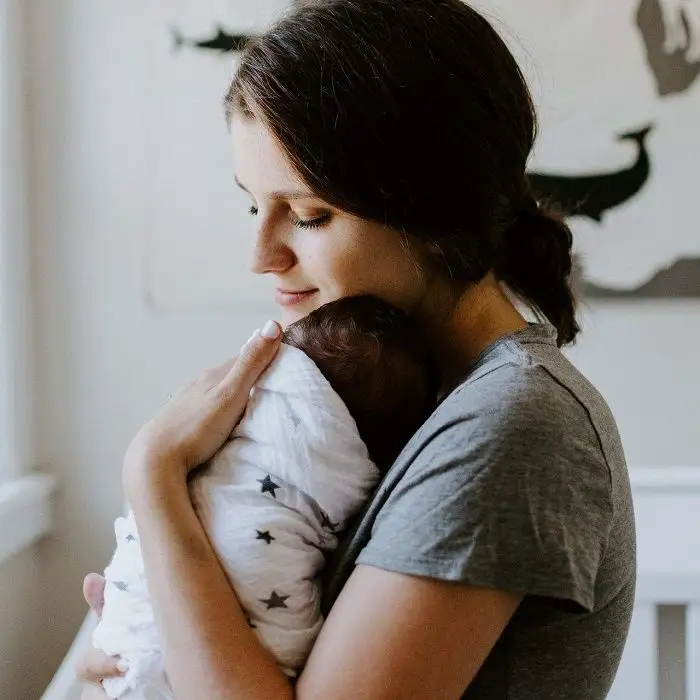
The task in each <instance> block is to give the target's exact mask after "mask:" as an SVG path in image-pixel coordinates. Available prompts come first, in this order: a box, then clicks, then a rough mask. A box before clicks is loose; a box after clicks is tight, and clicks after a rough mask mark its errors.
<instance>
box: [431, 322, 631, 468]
mask: <svg viewBox="0 0 700 700" xmlns="http://www.w3.org/2000/svg"><path fill="white" fill-rule="evenodd" d="M446 426H452V428H453V429H454V428H455V427H457V428H456V430H455V432H456V433H457V434H461V435H462V436H463V438H464V439H463V440H461V441H460V442H461V443H462V445H463V446H464V449H465V451H470V450H471V449H472V447H473V445H474V438H481V439H483V438H487V439H490V440H494V441H496V442H501V441H504V440H511V441H512V440H516V441H517V442H518V443H522V444H523V447H524V448H525V449H526V450H527V452H528V453H529V454H530V455H533V454H535V455H536V454H538V453H541V451H542V447H543V445H542V444H541V443H542V442H543V441H554V443H555V444H556V449H557V450H558V451H559V453H565V452H566V451H567V450H568V449H574V450H575V451H580V449H581V445H582V444H585V445H587V446H588V448H589V451H590V454H593V453H595V452H599V453H600V455H601V457H602V458H603V460H602V461H603V462H604V463H605V464H606V465H607V466H608V467H610V468H615V467H618V466H620V465H624V456H623V452H622V446H621V441H620V437H619V433H618V430H617V425H616V423H615V419H614V417H613V415H612V413H611V411H610V408H609V406H608V404H607V402H606V401H605V399H604V398H603V396H602V395H601V394H600V392H599V391H598V390H597V389H596V388H595V387H594V386H593V384H591V382H590V381H588V379H586V377H585V376H584V375H583V374H582V373H581V372H580V371H579V370H578V369H577V368H576V367H575V366H574V365H573V364H572V363H571V362H570V361H569V360H568V359H567V358H566V357H565V356H564V354H563V353H562V352H561V350H560V349H559V348H558V347H557V345H556V341H555V334H554V329H552V328H551V326H548V325H545V324H532V325H530V326H529V327H528V328H527V329H526V330H524V331H522V332H520V333H516V334H513V335H510V336H507V337H505V338H504V339H502V340H500V341H498V342H496V343H494V344H493V345H492V346H491V347H490V348H488V349H487V350H486V351H485V352H484V353H483V354H482V356H481V357H480V358H479V360H478V361H477V362H476V364H475V366H474V368H473V369H472V371H471V372H470V374H469V375H468V376H467V377H466V378H465V379H464V381H463V382H462V383H461V384H460V385H459V386H458V387H456V388H455V389H454V391H452V393H451V394H449V395H448V396H447V397H446V398H445V399H444V401H443V402H442V403H441V404H440V406H439V407H438V408H437V410H436V411H435V412H434V413H433V415H432V416H431V418H430V419H429V420H428V421H427V422H426V424H425V425H424V426H423V430H422V438H423V442H424V443H425V442H426V438H429V436H431V435H438V434H441V433H442V432H443V431H444V430H445V428H446ZM467 438H471V440H470V439H467ZM590 454H589V457H590Z"/></svg>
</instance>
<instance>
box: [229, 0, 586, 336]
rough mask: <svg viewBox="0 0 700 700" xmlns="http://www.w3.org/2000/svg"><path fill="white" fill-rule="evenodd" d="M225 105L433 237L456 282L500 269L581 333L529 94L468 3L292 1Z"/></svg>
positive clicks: (353, 195)
mask: <svg viewBox="0 0 700 700" xmlns="http://www.w3.org/2000/svg"><path fill="white" fill-rule="evenodd" d="M225 105H226V110H227V115H228V117H229V119H230V117H231V115H232V114H234V113H236V112H237V113H240V114H242V115H243V116H246V117H252V118H258V119H261V120H262V121H263V122H264V123H265V125H266V126H267V127H268V128H269V129H270V130H271V132H272V133H273V134H274V136H275V137H276V139H277V140H278V141H279V143H280V144H281V146H282V148H283V149H284V151H285V152H286V154H287V155H288V157H289V159H290V161H291V163H292V165H293V166H294V168H295V169H296V170H297V171H298V173H299V174H300V175H301V177H302V178H303V179H304V180H305V182H306V184H307V185H308V186H309V187H310V188H311V189H312V190H313V191H314V192H315V193H316V194H317V195H318V196H319V197H320V198H322V199H324V200H325V201H327V202H328V203H329V204H331V205H332V206H335V207H338V208H340V209H342V210H344V211H347V212H350V213H352V214H354V215H356V216H359V217H362V218H364V219H368V220H373V221H377V222H380V223H382V224H385V225H387V226H389V227H391V228H393V229H394V230H396V231H397V232H399V233H400V234H403V235H405V236H408V237H409V238H413V239H417V240H422V241H425V242H427V243H429V244H430V245H429V246H428V249H429V250H430V251H431V255H432V257H433V258H434V259H435V260H436V261H437V262H439V263H440V265H441V266H442V267H443V268H444V270H445V272H446V273H447V275H448V276H449V279H450V280H451V281H452V283H453V284H454V287H455V289H457V290H461V289H463V288H464V287H466V286H467V285H469V284H471V283H474V282H477V281H479V280H481V279H482V278H483V277H484V276H485V275H486V274H488V273H489V272H493V273H494V274H495V275H496V276H497V278H499V279H500V280H502V281H503V282H505V283H506V284H508V285H509V286H510V287H511V288H512V289H513V290H514V291H515V292H517V293H518V294H519V295H520V296H521V297H522V298H523V299H524V300H526V301H527V302H529V303H530V304H531V305H532V306H533V307H534V308H535V309H536V310H537V311H539V312H540V313H542V314H544V315H545V316H546V317H547V318H548V319H549V320H550V321H551V323H552V324H553V325H554V326H555V327H556V328H557V331H558V340H559V344H560V345H561V344H564V343H568V342H571V341H573V339H574V338H575V336H576V333H577V332H578V330H579V327H578V324H577V322H576V317H575V303H574V298H573V295H572V292H571V289H570V286H569V277H570V273H571V245H572V236H571V231H570V230H569V228H568V226H567V225H566V223H565V222H564V221H563V220H562V218H560V217H558V216H556V215H554V214H552V213H550V212H549V211H548V210H547V209H546V208H545V207H544V205H539V204H538V203H537V202H536V201H535V199H534V197H533V194H532V192H531V190H530V188H529V185H528V181H527V178H526V174H525V167H526V162H527V159H528V155H529V153H530V151H531V149H532V146H533V143H534V139H535V134H536V115H535V110H534V107H533V103H532V98H531V95H530V92H529V90H528V87H527V84H526V82H525V79H524V77H523V75H522V73H521V71H520V69H519V67H518V65H517V63H516V61H515V59H514V57H513V55H512V54H511V53H510V51H509V50H508V48H507V46H506V44H505V43H504V42H503V40H502V39H501V38H500V36H499V35H498V33H497V32H496V31H495V30H494V29H493V28H492V27H491V25H490V24H489V23H488V22H487V21H486V19H484V18H483V17H482V16H481V15H480V14H479V13H477V12H476V11H474V10H473V9H471V8H470V7H469V6H468V5H466V4H465V3H464V2H462V0H325V1H317V2H309V3H304V4H302V5H299V6H298V7H296V8H295V9H294V10H293V11H291V12H290V13H289V14H288V15H287V16H285V17H283V18H282V19H281V20H280V21H279V22H278V23H277V24H275V25H274V26H273V27H272V28H271V29H269V30H268V31H267V32H266V33H265V34H264V35H263V36H261V37H259V38H257V39H255V40H253V41H252V42H251V43H250V44H249V45H248V47H247V48H246V49H245V51H244V52H243V55H242V57H241V61H240V64H239V66H238V69H237V72H236V75H235V77H234V79H233V82H232V84H231V86H230V89H229V91H228V93H227V95H226V99H225Z"/></svg>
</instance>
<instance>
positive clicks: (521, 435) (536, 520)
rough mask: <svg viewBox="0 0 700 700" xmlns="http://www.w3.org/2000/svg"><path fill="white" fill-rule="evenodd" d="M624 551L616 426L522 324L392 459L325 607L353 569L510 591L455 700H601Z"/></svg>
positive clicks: (335, 567) (629, 592) (631, 547)
mask: <svg viewBox="0 0 700 700" xmlns="http://www.w3.org/2000/svg"><path fill="white" fill-rule="evenodd" d="M635 552H636V548H635V529H634V516H633V510H632V500H631V496H630V487H629V478H628V474H627V468H626V465H625V458H624V454H623V450H622V446H621V443H620V438H619V435H618V431H617V428H616V426H615V421H614V419H613V417H612V415H611V413H610V410H609V409H608V407H607V405H606V403H605V401H604V400H603V399H602V397H601V396H600V395H599V394H598V392H597V391H596V390H595V389H594V388H593V386H591V384H590V383H589V382H588V381H587V380H586V379H585V378H584V377H583V376H582V375H581V374H580V373H579V372H578V371H577V370H576V369H575V368H574V367H573V365H571V363H569V362H568V360H567V359H566V358H565V357H564V356H563V355H562V353H561V352H560V351H559V349H558V348H557V346H556V342H555V333H554V329H553V328H552V327H551V326H549V325H545V324H532V325H530V326H529V327H528V328H527V329H525V330H523V331H520V332H518V333H514V334H512V335H510V336H507V337H505V338H503V339H501V340H499V341H497V342H496V343H495V344H493V345H492V346H490V347H489V348H488V349H487V350H485V351H484V352H483V353H482V355H481V356H480V358H479V359H478V361H477V362H476V363H475V366H474V367H473V369H472V371H471V372H470V374H469V376H468V377H467V379H466V380H465V381H464V382H463V383H462V384H461V385H460V386H459V387H458V388H457V389H455V390H454V391H453V392H452V393H451V394H450V395H449V396H448V397H447V398H445V400H444V401H443V402H442V403H441V404H440V406H439V407H438V408H437V410H436V411H435V412H434V414H433V415H432V416H431V418H430V419H429V420H428V421H427V422H426V423H425V425H424V426H423V427H422V428H421V429H420V430H419V431H418V433H417V434H416V435H415V436H414V437H413V438H412V440H411V441H410V442H409V444H408V445H407V446H406V448H405V449H404V450H403V452H402V453H401V455H400V456H399V458H398V460H397V461H396V463H395V464H394V466H393V467H392V468H391V470H390V471H389V473H388V474H387V475H386V478H385V479H384V481H383V482H382V484H381V486H380V487H379V489H378V491H377V492H376V494H375V495H374V497H373V499H372V501H371V502H370V503H369V505H368V507H367V509H366V510H365V511H364V513H363V514H362V515H361V516H360V518H359V519H358V521H357V524H356V526H355V528H354V529H353V531H352V532H351V533H350V534H349V536H348V537H347V538H346V539H345V541H344V543H343V545H342V547H341V548H340V549H339V551H338V552H337V554H336V558H335V559H334V561H332V562H331V563H330V565H329V568H328V570H327V573H326V582H325V583H326V585H325V594H326V598H325V601H324V603H325V606H324V607H325V608H326V610H327V609H328V608H329V607H330V605H331V604H332V602H333V601H334V600H335V598H336V597H337V595H338V593H339V592H340V589H341V588H342V586H343V585H344V584H345V582H346V580H347V578H348V577H349V576H350V574H351V573H352V570H353V569H354V567H355V565H356V564H367V565H371V566H375V567H379V568H382V569H387V570H390V571H397V572H402V573H406V574H414V575H417V576H425V577H429V578H435V579H441V580H446V581H456V582H461V583H465V584H468V585H473V586H486V587H491V588H498V589H502V590H509V591H517V592H521V593H523V594H525V597H524V599H523V602H522V603H521V605H520V607H519V608H518V610H517V612H516V614H515V615H514V617H513V618H512V619H511V621H510V623H509V624H508V626H507V628H506V630H505V632H504V633H503V635H502V637H501V638H500V640H499V641H498V643H497V644H496V646H495V648H494V649H493V651H492V652H491V654H490V655H489V657H488V658H487V660H486V662H485V663H484V665H483V666H482V668H481V670H480V671H479V673H478V674H477V676H476V678H475V679H474V681H473V682H472V683H471V684H470V686H469V688H468V689H467V690H466V691H465V694H464V695H463V700H477V699H478V700H550V699H551V700H602V698H605V696H606V695H607V693H608V690H609V689H610V686H611V684H612V681H613V678H614V675H615V671H616V669H617V666H618V663H619V660H620V655H621V653H622V648H623V646H624V642H625V638H626V635H627V631H628V628H629V622H630V616H631V612H632V603H633V599H634V588H635V573H636V566H635Z"/></svg>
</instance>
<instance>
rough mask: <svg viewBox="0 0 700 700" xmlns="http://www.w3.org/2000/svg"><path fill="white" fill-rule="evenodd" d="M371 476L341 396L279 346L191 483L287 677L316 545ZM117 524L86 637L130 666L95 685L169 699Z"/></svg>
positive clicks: (145, 604)
mask: <svg viewBox="0 0 700 700" xmlns="http://www.w3.org/2000/svg"><path fill="white" fill-rule="evenodd" d="M378 480H379V471H378V469H377V468H376V466H375V465H374V464H373V463H372V462H371V461H370V459H369V457H368V454H367V448H366V447H365V444H364V443H363V442H362V440H361V438H360V435H359V433H358V432H357V427H356V425H355V421H354V420H353V418H352V417H351V415H350V413H349V412H348V410H347V408H346V406H345V404H344V403H343V402H342V400H341V399H340V397H339V396H338V395H337V394H336V393H335V391H333V389H332V388H331V386H330V384H329V383H328V381H327V380H326V379H325V377H324V376H323V375H322V374H321V372H320V371H319V370H318V368H317V367H316V365H314V363H313V362H312V361H311V360H310V359H309V358H308V357H307V356H306V355H305V354H304V353H303V352H301V351H299V350H297V349H295V348H292V347H289V346H286V345H283V346H282V348H281V349H280V352H279V355H278V357H277V358H276V359H275V361H274V362H273V364H272V365H271V366H270V368H269V369H268V370H267V372H266V373H265V374H264V375H263V377H262V378H261V379H260V381H259V382H258V385H257V386H256V388H255V389H254V390H253V392H252V394H251V400H250V402H249V404H248V408H247V410H246V413H245V415H244V417H243V419H242V420H241V422H240V424H239V425H238V427H237V428H236V430H235V431H234V433H233V435H232V438H231V440H230V441H229V442H227V443H226V444H225V445H224V447H223V448H222V449H221V450H220V451H219V452H218V453H217V454H216V455H215V457H214V458H213V459H212V460H211V462H210V465H209V467H208V468H207V469H206V470H205V471H203V472H202V473H201V474H200V475H198V476H196V477H195V478H194V479H193V480H192V482H191V485H190V494H191V496H192V500H193V503H194V505H195V509H196V511H197V514H198V516H199V518H200V520H201V522H202V524H203V526H204V528H205V530H206V532H207V535H208V537H209V540H210V541H211V543H212V546H213V547H214V549H215V551H216V553H217V556H218V557H219V559H220V560H221V562H222V564H223V566H224V568H225V570H226V572H227V575H228V577H229V579H230V581H231V583H232V585H233V587H234V589H235V591H236V594H237V595H238V599H239V600H240V602H241V605H242V607H243V608H244V610H245V612H246V614H247V615H248V617H249V623H250V625H251V627H252V628H253V629H254V631H255V633H256V634H257V635H258V636H259V638H260V640H261V641H262V643H263V644H265V646H267V647H268V648H269V649H270V650H271V651H272V652H273V654H274V655H275V657H276V659H277V660H278V662H279V664H280V665H281V666H282V667H283V668H284V669H285V671H286V672H287V673H288V674H290V675H293V674H294V673H296V672H297V671H299V670H300V669H301V667H302V666H303V664H304V663H305V661H306V658H307V656H308V654H309V652H310V650H311V647H312V645H313V643H314V640H315V639H316V636H317V635H318V632H319V630H320V628H321V624H322V617H321V612H320V596H321V592H320V586H319V582H318V580H317V574H318V572H319V571H320V569H321V568H322V567H323V564H324V553H325V552H328V551H330V550H332V549H334V548H335V547H336V546H337V537H336V535H335V534H334V533H335V532H336V531H339V530H342V529H343V528H344V527H345V526H346V524H347V522H348V519H349V518H350V517H351V516H352V515H353V514H355V513H356V512H357V511H358V509H359V508H360V507H361V506H362V505H363V504H364V502H365V501H366V499H367V498H368V497H369V495H370V493H371V491H372V489H373V487H374V486H375V485H376V484H377V482H378ZM115 532H116V536H117V549H116V552H115V554H114V557H113V559H112V561H111V563H110V565H109V566H108V567H107V569H106V570H105V576H106V578H107V585H106V588H105V606H104V612H103V616H102V620H101V622H100V623H99V625H98V626H97V629H96V630H95V633H94V636H93V641H94V644H95V646H97V647H98V648H100V649H102V650H103V651H104V652H105V653H107V654H109V655H118V656H120V657H121V658H122V660H123V665H124V667H125V668H128V671H127V673H126V675H125V676H124V677H122V678H116V679H105V681H104V686H105V690H106V692H107V694H108V695H109V696H110V697H112V698H118V697H129V698H142V699H143V700H145V699H146V698H148V699H149V700H151V699H155V698H171V697H172V694H171V693H170V690H169V686H168V683H167V680H166V677H165V671H164V667H163V658H162V654H161V647H160V643H159V639H158V633H157V630H156V627H155V624H154V620H153V611H152V608H151V604H150V600H149V594H148V586H147V582H146V578H145V575H144V568H143V559H142V557H141V550H140V547H139V542H138V533H137V531H136V526H135V523H134V519H133V515H132V514H131V513H130V514H129V515H128V516H127V517H126V518H119V519H118V520H117V522H116V524H115ZM172 614H176V612H173V613H172Z"/></svg>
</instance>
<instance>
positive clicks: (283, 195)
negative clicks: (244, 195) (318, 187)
mask: <svg viewBox="0 0 700 700" xmlns="http://www.w3.org/2000/svg"><path fill="white" fill-rule="evenodd" d="M233 179H234V182H235V183H236V184H237V185H238V186H239V187H240V188H241V189H242V190H243V191H244V192H248V189H247V187H246V186H245V185H244V184H243V183H242V182H241V181H240V180H239V179H238V176H237V175H234V177H233ZM248 194H250V192H248ZM251 196H252V195H251ZM269 197H270V199H316V196H315V195H314V194H313V193H311V192H302V191H301V190H290V191H288V192H283V191H277V192H270V195H269Z"/></svg>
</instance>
